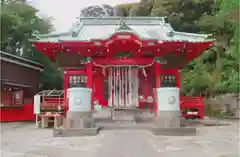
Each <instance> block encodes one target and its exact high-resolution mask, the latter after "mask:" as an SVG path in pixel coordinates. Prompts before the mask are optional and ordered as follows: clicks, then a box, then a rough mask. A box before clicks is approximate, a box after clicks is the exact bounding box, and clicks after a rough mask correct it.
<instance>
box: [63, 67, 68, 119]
mask: <svg viewBox="0 0 240 157" xmlns="http://www.w3.org/2000/svg"><path fill="white" fill-rule="evenodd" d="M68 83H69V74H68V72H67V70H64V83H63V86H64V87H63V88H64V108H65V113H64V115H66V112H67V111H68V99H67V89H68Z"/></svg>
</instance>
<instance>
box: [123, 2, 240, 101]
mask: <svg viewBox="0 0 240 157" xmlns="http://www.w3.org/2000/svg"><path fill="white" fill-rule="evenodd" d="M123 7H124V6H123ZM128 10H130V13H129V15H132V16H166V17H167V18H168V21H169V23H171V24H172V26H173V27H174V29H175V30H178V31H183V32H194V33H211V34H213V37H214V38H215V39H216V43H215V46H214V47H213V48H211V49H209V50H207V52H205V53H204V54H203V55H202V56H201V57H200V58H198V59H196V60H194V61H192V62H191V63H190V64H189V65H188V66H187V67H185V68H184V69H182V71H181V76H182V77H181V80H182V93H183V94H184V95H200V94H202V95H205V96H214V95H218V94H222V93H239V85H240V79H239V77H240V76H239V63H240V59H239V58H240V57H239V56H240V52H239V1H238V0H141V1H140V3H139V4H134V5H132V8H128Z"/></svg>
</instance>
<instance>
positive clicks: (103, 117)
mask: <svg viewBox="0 0 240 157" xmlns="http://www.w3.org/2000/svg"><path fill="white" fill-rule="evenodd" d="M153 118H154V113H149V111H146V112H143V111H142V110H140V109H138V108H108V109H103V110H102V111H99V112H97V113H95V115H94V119H95V122H96V123H97V124H107V125H113V126H115V125H116V126H119V125H128V124H129V126H133V125H134V126H135V125H139V124H140V123H141V124H142V123H146V122H150V121H152V120H153Z"/></svg>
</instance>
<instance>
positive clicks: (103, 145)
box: [1, 122, 240, 157]
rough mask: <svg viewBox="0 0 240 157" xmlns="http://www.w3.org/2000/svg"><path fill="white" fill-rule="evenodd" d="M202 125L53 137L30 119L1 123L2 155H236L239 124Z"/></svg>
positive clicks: (48, 156)
mask: <svg viewBox="0 0 240 157" xmlns="http://www.w3.org/2000/svg"><path fill="white" fill-rule="evenodd" d="M231 123H232V124H231V125H229V126H218V127H201V128H198V136H194V137H167V136H154V135H152V134H151V133H150V132H148V131H133V130H108V131H101V132H100V133H99V134H98V135H97V136H92V137H67V138H66V137H65V138H53V137H52V133H53V132H52V129H36V128H35V125H34V124H31V123H3V124H1V130H2V132H1V135H2V136H1V157H80V156H82V157H186V156H189V157H239V156H240V154H239V150H240V147H239V125H238V123H237V122H231Z"/></svg>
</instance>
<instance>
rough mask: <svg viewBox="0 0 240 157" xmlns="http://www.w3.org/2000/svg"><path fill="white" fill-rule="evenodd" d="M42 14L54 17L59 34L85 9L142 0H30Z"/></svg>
mask: <svg viewBox="0 0 240 157" xmlns="http://www.w3.org/2000/svg"><path fill="white" fill-rule="evenodd" d="M29 1H30V3H31V4H32V5H33V6H34V7H36V8H37V9H39V10H40V11H41V12H42V13H44V14H46V15H48V16H52V17H53V18H54V19H55V20H54V21H53V24H54V25H55V28H56V31H57V32H63V31H67V30H68V29H69V28H70V27H71V26H72V23H73V22H74V21H75V20H76V17H78V16H79V14H80V10H81V9H82V8H84V7H87V6H90V5H96V4H108V5H116V4H124V3H132V2H139V1H140V0H29Z"/></svg>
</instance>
